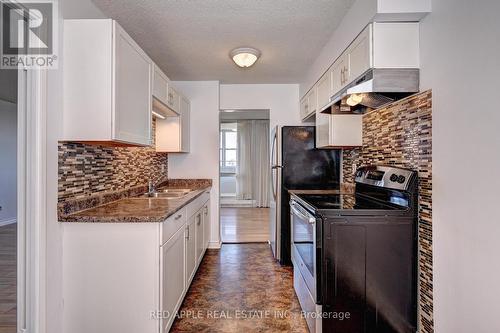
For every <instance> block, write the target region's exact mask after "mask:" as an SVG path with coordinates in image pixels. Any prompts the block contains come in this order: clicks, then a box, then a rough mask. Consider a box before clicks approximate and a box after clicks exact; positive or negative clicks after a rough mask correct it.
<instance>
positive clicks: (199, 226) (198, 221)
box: [194, 208, 205, 262]
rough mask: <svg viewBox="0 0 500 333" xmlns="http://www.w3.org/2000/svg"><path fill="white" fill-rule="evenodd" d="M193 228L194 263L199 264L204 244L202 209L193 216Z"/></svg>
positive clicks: (203, 251)
mask: <svg viewBox="0 0 500 333" xmlns="http://www.w3.org/2000/svg"><path fill="white" fill-rule="evenodd" d="M194 228H195V230H196V261H197V262H200V261H201V258H203V254H204V253H205V244H204V238H203V208H201V209H200V210H199V211H198V213H197V214H196V215H195V224H194Z"/></svg>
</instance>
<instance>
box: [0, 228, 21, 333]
mask: <svg viewBox="0 0 500 333" xmlns="http://www.w3.org/2000/svg"><path fill="white" fill-rule="evenodd" d="M16 256H17V224H10V225H6V226H3V227H0V333H15V332H16V304H17V289H16V282H17V281H16V276H17V264H16Z"/></svg>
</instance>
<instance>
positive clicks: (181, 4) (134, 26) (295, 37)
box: [93, 0, 354, 83]
mask: <svg viewBox="0 0 500 333" xmlns="http://www.w3.org/2000/svg"><path fill="white" fill-rule="evenodd" d="M93 2H94V3H95V4H96V5H97V6H98V7H99V8H100V9H101V10H102V11H103V12H104V14H106V15H107V16H109V17H111V18H113V19H116V20H117V21H118V22H119V23H120V25H121V26H122V27H123V28H124V29H125V30H126V31H127V32H128V33H129V34H130V35H131V36H132V37H133V38H134V39H135V40H136V41H137V43H139V44H140V45H141V47H142V48H143V49H144V50H145V51H146V52H147V53H148V54H149V55H150V56H151V57H152V58H153V60H154V62H155V63H157V64H158V65H159V66H160V67H161V68H162V69H163V70H164V71H165V73H166V74H167V75H168V76H169V77H170V79H172V80H187V81H189V80H220V81H221V82H222V83H297V82H300V81H301V80H303V78H304V76H305V73H306V71H307V69H308V68H309V66H310V65H311V64H312V63H313V62H314V60H315V59H316V57H317V55H318V54H319V52H320V51H321V49H322V48H323V46H324V45H325V44H326V42H327V41H328V40H329V38H330V37H331V35H332V33H333V31H334V30H335V28H336V27H337V26H338V24H339V23H340V21H341V19H342V17H343V16H344V14H345V13H346V12H347V10H348V9H349V7H350V6H351V4H352V3H353V2H354V0H93ZM241 46H250V47H255V48H257V49H259V50H260V51H261V52H262V56H261V58H260V59H259V60H258V61H257V63H256V64H255V65H254V66H253V67H251V68H250V69H240V68H238V67H237V66H236V65H235V64H234V63H233V62H232V60H231V59H230V58H229V55H228V54H229V52H230V51H231V50H232V49H233V48H236V47H241Z"/></svg>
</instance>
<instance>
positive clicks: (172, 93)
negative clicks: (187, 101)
mask: <svg viewBox="0 0 500 333" xmlns="http://www.w3.org/2000/svg"><path fill="white" fill-rule="evenodd" d="M179 96H180V95H179V93H178V92H177V90H175V88H174V87H173V86H172V85H171V84H169V85H168V99H167V105H168V107H169V108H171V109H172V110H174V111H175V112H177V113H179V108H180V100H179Z"/></svg>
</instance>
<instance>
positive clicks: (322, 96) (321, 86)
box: [317, 69, 333, 112]
mask: <svg viewBox="0 0 500 333" xmlns="http://www.w3.org/2000/svg"><path fill="white" fill-rule="evenodd" d="M332 92H333V91H332V72H331V71H330V69H328V71H327V72H326V73H325V74H324V75H323V76H322V77H321V79H319V81H318V83H317V94H318V111H317V112H320V111H321V110H322V109H323V107H325V106H326V105H328V103H330V97H332Z"/></svg>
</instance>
